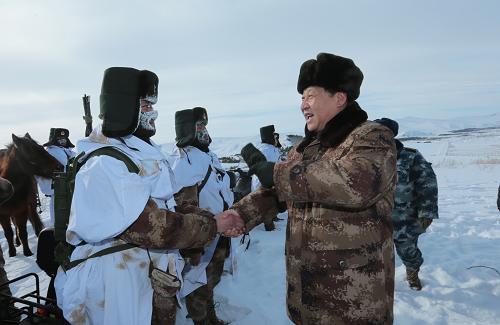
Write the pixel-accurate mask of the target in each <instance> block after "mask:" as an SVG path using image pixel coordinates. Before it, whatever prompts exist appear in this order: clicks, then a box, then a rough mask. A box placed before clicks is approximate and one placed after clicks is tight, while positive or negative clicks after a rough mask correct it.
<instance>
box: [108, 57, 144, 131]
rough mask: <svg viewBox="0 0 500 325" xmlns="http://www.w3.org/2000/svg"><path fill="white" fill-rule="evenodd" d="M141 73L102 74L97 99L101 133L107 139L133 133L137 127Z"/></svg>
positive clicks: (115, 71)
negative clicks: (98, 100) (98, 98)
mask: <svg viewBox="0 0 500 325" xmlns="http://www.w3.org/2000/svg"><path fill="white" fill-rule="evenodd" d="M140 75H141V71H139V70H137V69H134V68H123V67H113V68H108V69H106V71H104V77H103V80H102V87H101V96H100V108H101V110H100V114H99V117H100V118H101V119H102V133H103V134H104V135H105V136H107V137H110V138H116V137H122V136H126V135H130V134H132V133H134V131H135V130H136V129H137V126H138V124H139V112H140V108H139V96H140V94H139V91H140V80H141V78H140Z"/></svg>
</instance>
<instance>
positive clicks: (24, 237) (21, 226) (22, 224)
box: [16, 210, 33, 256]
mask: <svg viewBox="0 0 500 325" xmlns="http://www.w3.org/2000/svg"><path fill="white" fill-rule="evenodd" d="M27 212H28V211H26V210H24V211H22V213H19V214H17V215H16V225H17V230H18V231H19V237H20V239H21V243H22V244H23V254H24V256H31V255H33V253H32V252H31V250H30V246H29V244H28V231H27V229H26V223H27V222H28V216H27V215H26V213H27Z"/></svg>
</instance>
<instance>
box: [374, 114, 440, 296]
mask: <svg viewBox="0 0 500 325" xmlns="http://www.w3.org/2000/svg"><path fill="white" fill-rule="evenodd" d="M375 122H379V123H381V124H383V125H385V126H387V127H388V128H389V129H391V131H392V132H393V133H394V136H396V135H397V134H398V130H399V126H398V123H397V122H396V121H394V120H391V119H388V118H382V119H378V120H375ZM396 148H397V152H398V162H397V167H398V184H397V186H396V196H395V198H394V201H395V202H394V211H393V212H392V222H393V224H394V244H395V245H396V252H397V253H398V256H399V257H400V258H401V260H402V261H403V264H404V265H405V266H406V278H407V280H408V284H409V286H410V288H412V289H413V290H421V289H422V283H421V281H420V278H419V277H418V272H419V271H420V267H421V266H422V263H423V262H424V259H423V257H422V252H421V251H420V249H419V248H418V245H417V244H418V238H419V236H420V235H421V234H423V233H425V231H426V230H427V228H428V227H429V226H430V225H431V223H432V221H433V220H434V219H437V218H438V187H437V180H436V174H435V173H434V170H433V169H432V164H431V163H430V162H428V161H427V160H425V158H424V157H423V156H422V154H421V153H420V152H419V151H418V150H417V149H413V148H409V147H405V146H404V145H403V143H402V142H401V141H399V140H397V139H396Z"/></svg>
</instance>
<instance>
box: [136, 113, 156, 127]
mask: <svg viewBox="0 0 500 325" xmlns="http://www.w3.org/2000/svg"><path fill="white" fill-rule="evenodd" d="M157 118H158V111H155V110H153V111H149V112H141V114H140V115H139V124H140V126H141V128H143V129H145V130H149V131H156V128H155V126H154V123H152V122H154V120H156V119H157Z"/></svg>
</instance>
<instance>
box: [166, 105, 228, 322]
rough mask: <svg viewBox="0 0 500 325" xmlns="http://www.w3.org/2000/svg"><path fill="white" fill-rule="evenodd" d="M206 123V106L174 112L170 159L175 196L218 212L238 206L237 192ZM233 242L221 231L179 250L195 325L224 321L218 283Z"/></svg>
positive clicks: (185, 290)
mask: <svg viewBox="0 0 500 325" xmlns="http://www.w3.org/2000/svg"><path fill="white" fill-rule="evenodd" d="M207 124H208V114H207V111H206V109H205V108H203V107H195V108H193V109H185V110H182V111H177V112H175V133H176V141H177V144H176V146H175V148H174V150H173V152H172V154H171V156H170V158H171V160H170V162H171V165H172V170H173V172H174V175H175V180H176V183H177V186H178V187H179V188H180V189H181V190H180V191H179V193H177V194H176V195H175V200H176V203H177V204H186V203H187V204H191V205H195V206H199V207H200V208H202V209H206V210H208V211H210V212H211V213H213V214H218V213H221V212H223V211H225V210H227V209H228V208H229V207H231V206H232V205H233V201H234V195H233V192H232V191H231V188H230V178H229V175H228V174H227V173H226V172H225V171H224V169H223V168H222V165H221V163H220V161H219V158H218V157H217V155H216V154H215V153H214V152H213V151H211V150H210V148H209V146H210V143H211V142H212V139H211V138H210V135H209V134H208V130H207V127H206V126H207ZM230 245H231V241H230V239H229V238H227V237H220V236H217V237H216V238H215V239H214V240H213V241H212V242H211V243H210V244H208V245H207V246H205V247H204V248H191V249H183V250H180V253H181V255H183V257H185V258H186V260H187V261H188V265H187V266H186V267H185V272H186V271H187V272H186V273H185V274H184V277H183V278H184V286H183V289H182V290H181V296H186V307H187V310H188V313H189V316H190V317H191V318H192V319H193V322H194V323H195V324H196V325H221V324H225V323H224V322H223V321H222V320H220V319H219V318H218V317H217V315H216V313H215V306H214V288H215V287H216V286H217V284H218V283H219V282H220V278H221V275H222V272H223V271H224V261H225V259H226V258H227V257H228V256H229V251H230Z"/></svg>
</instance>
